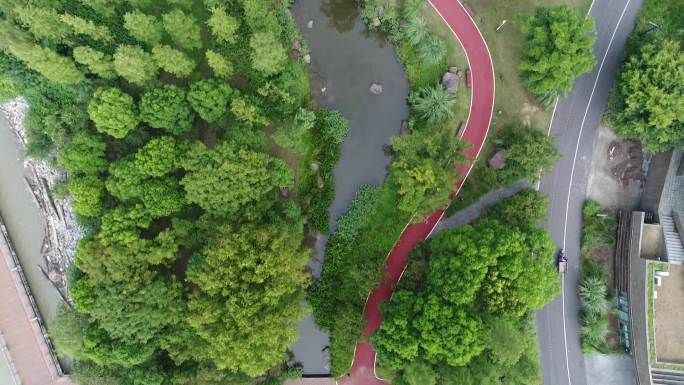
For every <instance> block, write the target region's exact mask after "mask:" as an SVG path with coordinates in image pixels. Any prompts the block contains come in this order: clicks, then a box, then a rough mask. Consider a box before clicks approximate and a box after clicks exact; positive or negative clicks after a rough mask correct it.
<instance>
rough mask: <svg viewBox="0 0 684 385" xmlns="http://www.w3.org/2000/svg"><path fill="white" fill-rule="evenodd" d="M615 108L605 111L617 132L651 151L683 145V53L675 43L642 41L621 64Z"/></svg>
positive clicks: (683, 146)
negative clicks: (637, 48) (635, 50)
mask: <svg viewBox="0 0 684 385" xmlns="http://www.w3.org/2000/svg"><path fill="white" fill-rule="evenodd" d="M615 98H617V99H618V100H617V103H618V105H619V108H618V109H617V111H615V112H614V113H612V114H609V118H610V120H611V122H612V123H613V124H614V126H615V132H616V133H617V134H618V135H621V136H625V137H628V138H638V139H639V140H641V141H642V143H644V144H645V145H646V147H647V148H648V150H650V151H653V152H660V151H667V150H670V149H672V148H684V53H683V52H682V50H681V47H680V45H679V43H677V42H675V41H666V42H663V43H661V44H658V45H656V44H646V45H644V46H643V47H642V48H641V51H640V52H639V53H638V54H636V55H634V56H632V57H630V58H629V59H628V61H627V62H626V63H625V64H624V67H623V70H622V71H621V73H620V79H619V83H618V85H617V94H616V96H615Z"/></svg>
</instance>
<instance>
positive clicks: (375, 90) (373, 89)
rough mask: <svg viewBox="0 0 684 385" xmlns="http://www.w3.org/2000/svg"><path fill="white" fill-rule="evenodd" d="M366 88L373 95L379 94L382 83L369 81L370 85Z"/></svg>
mask: <svg viewBox="0 0 684 385" xmlns="http://www.w3.org/2000/svg"><path fill="white" fill-rule="evenodd" d="M368 90H369V91H370V92H371V93H372V94H373V95H380V94H381V93H382V84H380V83H375V82H373V83H371V85H370V87H369V88H368Z"/></svg>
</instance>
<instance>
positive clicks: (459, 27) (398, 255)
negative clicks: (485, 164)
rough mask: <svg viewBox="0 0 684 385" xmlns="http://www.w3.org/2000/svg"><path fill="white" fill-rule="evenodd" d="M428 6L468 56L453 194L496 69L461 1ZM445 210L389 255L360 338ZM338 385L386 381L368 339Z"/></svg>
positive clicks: (484, 120)
mask: <svg viewBox="0 0 684 385" xmlns="http://www.w3.org/2000/svg"><path fill="white" fill-rule="evenodd" d="M430 4H431V5H432V7H434V8H435V10H436V11H437V12H438V13H439V14H440V15H441V16H442V18H443V19H444V21H445V22H446V23H447V24H448V25H449V28H450V29H451V30H452V32H453V33H454V35H455V37H456V38H457V39H458V40H459V42H460V43H461V45H462V46H463V49H464V51H465V53H466V57H467V59H468V64H469V67H470V76H471V79H472V95H471V105H470V112H469V116H468V121H467V122H466V127H465V129H464V130H463V133H462V138H463V140H465V141H466V142H468V143H470V144H471V147H470V148H469V149H468V150H466V152H465V154H466V156H467V158H468V163H467V164H463V165H459V166H458V170H459V171H460V172H461V175H463V178H462V179H460V180H459V181H458V182H457V183H456V189H455V191H454V195H455V194H458V191H459V190H460V188H461V185H462V184H463V182H464V181H465V178H466V177H467V176H468V173H469V172H470V169H471V167H472V165H473V162H474V160H475V159H476V158H477V156H478V155H479V154H480V150H481V149H482V145H483V144H484V141H485V139H486V137H487V132H488V131H489V123H490V121H491V117H492V110H493V108H494V68H493V65H492V60H491V57H490V55H489V50H488V48H487V44H486V43H485V41H484V39H483V37H482V34H481V33H480V31H479V30H478V28H477V26H476V25H475V22H474V21H473V20H472V18H471V17H470V15H468V12H467V11H466V10H465V8H464V7H463V5H462V4H461V3H460V2H459V1H457V0H430ZM443 214H444V212H443V211H442V210H438V211H436V212H434V213H432V214H431V215H429V216H428V217H426V218H425V219H424V220H423V221H422V222H419V223H415V224H411V225H409V226H407V227H406V229H405V230H404V232H403V233H402V234H401V236H400V238H399V241H397V243H396V244H395V245H394V249H392V251H391V252H390V254H389V256H388V257H387V262H386V266H385V272H384V274H383V279H382V282H381V283H380V285H379V286H378V287H377V288H376V289H375V290H374V291H373V292H372V293H371V294H370V296H369V297H368V301H367V302H366V308H365V310H364V316H365V318H366V320H367V322H366V326H365V328H364V330H363V336H364V337H369V336H370V335H371V334H373V332H375V331H376V330H378V328H379V327H380V323H381V322H382V314H381V313H380V303H381V302H383V301H386V300H388V299H390V297H391V296H392V289H393V288H394V285H395V284H396V283H397V282H398V281H399V278H401V274H402V272H403V271H404V268H405V266H406V256H407V255H408V253H409V252H410V251H411V249H413V247H414V246H415V245H416V244H417V243H418V242H420V241H422V240H424V239H426V238H427V237H428V236H429V235H430V233H431V232H432V230H433V229H434V228H435V226H436V225H437V223H438V222H439V220H440V219H441V218H442V215H443ZM339 384H340V385H386V383H385V382H384V381H382V380H381V379H379V378H377V377H376V376H375V351H373V347H372V346H371V345H370V344H368V343H359V344H358V345H357V346H356V352H355V354H354V361H353V363H352V368H351V371H350V374H349V375H348V376H347V377H344V378H342V379H340V381H339Z"/></svg>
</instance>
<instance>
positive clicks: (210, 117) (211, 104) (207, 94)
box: [188, 79, 233, 123]
mask: <svg viewBox="0 0 684 385" xmlns="http://www.w3.org/2000/svg"><path fill="white" fill-rule="evenodd" d="M232 95H233V89H232V88H230V86H229V85H228V83H226V82H225V81H221V80H218V79H206V80H200V81H197V82H195V83H193V84H192V85H191V86H190V91H189V92H188V102H189V103H190V105H191V106H192V108H193V109H194V110H195V112H197V114H198V115H199V116H200V117H201V118H202V119H204V120H205V121H207V122H209V123H217V122H218V121H219V120H221V118H223V116H224V115H225V114H226V112H227V111H228V101H229V100H230V98H231V96H232Z"/></svg>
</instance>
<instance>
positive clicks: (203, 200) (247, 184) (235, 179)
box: [181, 142, 293, 216]
mask: <svg viewBox="0 0 684 385" xmlns="http://www.w3.org/2000/svg"><path fill="white" fill-rule="evenodd" d="M183 167H184V168H185V170H186V171H187V174H186V175H185V177H183V180H182V181H181V184H182V185H183V187H185V191H186V193H187V199H188V200H189V201H190V202H193V203H196V204H197V205H199V206H200V207H202V208H203V209H205V210H207V211H208V212H211V213H216V214H221V215H227V216H232V215H234V214H236V213H237V212H238V211H240V210H241V209H243V208H244V207H245V206H247V205H254V204H257V203H259V204H261V205H264V204H269V202H273V201H274V200H275V197H274V196H273V197H271V198H269V197H268V195H269V194H272V193H274V191H275V189H277V188H280V187H290V186H291V185H292V183H293V182H292V172H291V171H290V170H289V169H288V168H287V166H286V165H285V163H284V162H283V161H282V160H280V159H273V158H271V157H269V156H268V155H266V154H262V153H256V152H253V151H249V150H246V149H242V148H236V146H235V145H234V144H233V143H231V142H224V143H221V144H219V145H217V146H216V147H214V148H211V149H209V148H207V147H206V146H205V145H204V144H202V143H195V145H194V147H193V148H192V150H191V151H190V152H189V153H188V156H187V158H186V159H185V160H184V161H183Z"/></svg>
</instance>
